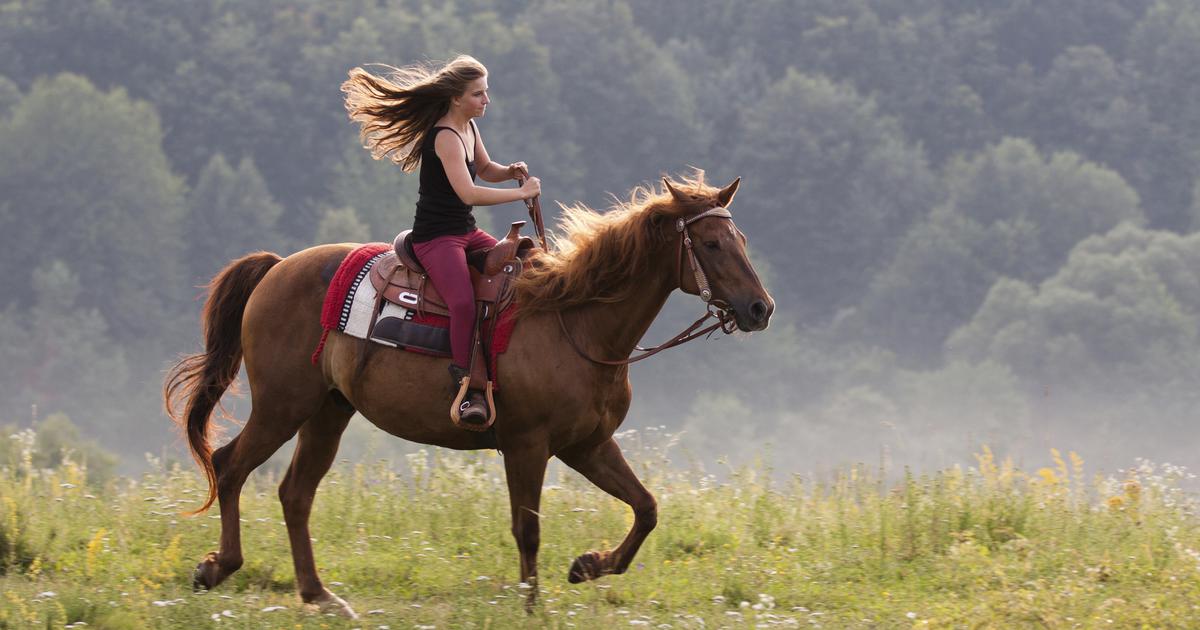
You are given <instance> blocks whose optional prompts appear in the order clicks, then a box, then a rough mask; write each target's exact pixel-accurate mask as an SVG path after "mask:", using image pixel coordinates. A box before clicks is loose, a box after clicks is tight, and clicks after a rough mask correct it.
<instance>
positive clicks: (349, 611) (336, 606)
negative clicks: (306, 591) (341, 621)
mask: <svg viewBox="0 0 1200 630" xmlns="http://www.w3.org/2000/svg"><path fill="white" fill-rule="evenodd" d="M312 603H313V604H315V605H316V606H317V608H318V609H320V611H321V612H322V613H329V612H331V613H337V614H339V615H341V616H343V617H345V618H347V619H353V620H357V619H358V613H355V612H354V609H353V608H351V607H350V604H348V603H346V600H344V599H342V598H341V597H338V596H337V595H334V594H333V593H330V592H329V591H328V590H326V591H325V592H324V593H322V594H321V595H319V596H317V598H316V599H314V600H313V601H312Z"/></svg>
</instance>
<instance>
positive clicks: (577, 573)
mask: <svg viewBox="0 0 1200 630" xmlns="http://www.w3.org/2000/svg"><path fill="white" fill-rule="evenodd" d="M607 556H608V553H607V552H606V553H600V552H598V551H589V552H587V553H585V554H583V555H582V556H579V557H578V558H575V561H574V562H572V563H571V570H570V571H569V572H568V573H567V581H568V582H570V583H571V584H579V583H580V582H586V581H588V580H594V579H596V578H598V577H601V576H603V575H605V574H606V572H605V571H604V561H605V559H606V558H607Z"/></svg>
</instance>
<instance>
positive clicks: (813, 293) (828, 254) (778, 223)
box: [734, 72, 935, 319]
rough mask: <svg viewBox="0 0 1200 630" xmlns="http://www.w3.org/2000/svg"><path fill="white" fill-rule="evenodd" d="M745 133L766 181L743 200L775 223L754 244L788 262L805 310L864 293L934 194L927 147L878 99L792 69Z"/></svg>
mask: <svg viewBox="0 0 1200 630" xmlns="http://www.w3.org/2000/svg"><path fill="white" fill-rule="evenodd" d="M781 121H786V123H785V124H781ZM741 135H742V140H741V142H740V144H739V145H738V147H737V149H736V152H735V154H734V160H735V162H736V163H738V164H741V165H743V167H744V168H745V169H746V177H747V178H748V181H747V183H748V184H750V185H756V183H757V182H764V183H765V184H766V190H764V191H761V192H756V193H755V194H754V195H753V196H750V197H749V198H748V199H745V200H743V199H740V198H739V199H738V201H737V202H736V203H737V204H738V207H739V208H742V209H744V210H745V212H744V214H745V215H746V216H749V217H755V218H759V217H761V219H759V220H765V221H766V223H767V224H769V225H771V226H772V228H771V230H769V231H764V232H762V233H761V234H760V235H759V239H757V240H755V241H754V244H755V245H756V247H757V248H758V250H759V251H761V252H763V254H764V255H765V256H766V257H767V258H768V260H770V261H771V262H772V264H773V265H774V266H775V267H777V268H787V269H788V273H786V274H782V275H781V276H780V280H782V281H783V282H782V283H781V284H779V285H778V286H776V287H775V289H776V291H777V292H778V294H779V295H780V298H781V300H783V301H784V303H785V304H786V305H787V306H788V307H791V308H794V309H797V310H798V311H799V313H800V314H801V316H803V317H804V318H805V319H809V318H824V317H828V316H829V315H831V314H832V312H833V311H834V309H837V308H839V307H844V306H847V305H848V304H849V303H851V302H852V301H853V300H855V299H856V298H857V297H858V296H859V295H860V293H861V291H862V290H863V289H864V288H865V287H866V285H867V283H868V282H869V280H870V277H871V275H872V274H873V273H874V272H875V271H877V269H878V268H879V267H880V266H881V265H882V264H883V263H884V262H885V261H886V260H887V258H888V257H889V255H890V252H891V251H892V250H893V248H894V245H895V242H896V240H897V237H898V236H899V235H900V234H902V233H903V231H904V230H905V229H906V228H907V227H908V225H909V224H910V222H911V221H912V220H913V219H915V218H916V217H918V216H920V215H921V214H923V213H924V212H925V211H926V210H927V209H928V208H929V206H930V205H931V204H932V203H933V202H934V192H935V191H934V180H933V177H932V174H931V173H930V171H929V168H928V166H927V165H926V163H925V159H924V156H923V155H922V153H921V151H920V149H919V148H914V147H911V146H909V145H908V144H907V142H906V141H905V139H904V137H903V135H902V134H901V132H900V130H899V128H898V126H897V125H896V123H895V121H894V120H891V119H889V118H886V117H882V116H880V115H879V114H878V113H877V111H876V107H875V104H874V103H873V102H872V101H871V100H869V99H865V98H862V97H860V96H859V95H858V94H857V92H855V91H854V90H853V89H852V88H851V87H849V86H846V85H839V84H836V83H833V82H832V81H830V80H829V79H827V78H824V77H809V76H804V75H801V74H798V73H795V72H789V73H788V75H787V76H786V77H784V78H783V79H782V80H781V81H779V82H778V83H776V84H775V85H773V86H772V87H771V88H770V90H768V92H767V94H766V95H765V96H764V97H763V98H762V100H761V101H759V102H758V103H756V104H755V105H754V106H753V107H752V108H751V109H749V110H748V111H747V112H746V113H745V117H744V122H743V127H742V133H741ZM763 239H765V241H764V240H763Z"/></svg>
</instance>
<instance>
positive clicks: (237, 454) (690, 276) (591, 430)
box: [164, 172, 774, 616]
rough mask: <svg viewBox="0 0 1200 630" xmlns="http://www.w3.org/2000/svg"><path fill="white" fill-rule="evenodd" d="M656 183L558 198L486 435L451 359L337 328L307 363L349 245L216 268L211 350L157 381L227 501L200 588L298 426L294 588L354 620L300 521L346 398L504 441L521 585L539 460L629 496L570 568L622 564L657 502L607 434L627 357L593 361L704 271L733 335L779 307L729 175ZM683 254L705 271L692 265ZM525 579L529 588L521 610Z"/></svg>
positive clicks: (695, 286)
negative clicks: (257, 480) (243, 387)
mask: <svg viewBox="0 0 1200 630" xmlns="http://www.w3.org/2000/svg"><path fill="white" fill-rule="evenodd" d="M663 181H664V189H663V190H661V191H657V190H652V189H648V188H638V189H636V190H635V191H634V192H633V194H632V195H631V199H630V201H629V202H626V203H618V204H616V206H615V207H614V208H613V209H612V210H610V211H609V212H607V213H604V214H600V213H596V212H594V211H592V210H589V209H587V208H586V207H583V206H576V207H572V208H566V209H564V218H563V220H562V221H561V228H562V230H563V232H564V237H565V238H563V239H560V240H559V242H558V245H559V248H558V249H557V250H555V251H551V252H543V253H541V254H539V255H538V257H537V258H536V259H535V260H534V261H533V262H532V264H530V265H529V266H528V267H527V269H526V272H525V274H524V275H523V276H522V278H521V280H520V281H519V282H518V287H517V291H518V294H517V302H518V304H519V305H520V306H519V308H520V315H519V319H518V322H517V325H516V327H515V329H514V331H513V336H512V339H511V342H510V344H509V349H508V351H507V352H506V353H504V354H503V355H501V356H500V358H499V367H498V369H499V373H500V375H501V379H502V389H500V390H499V391H498V392H497V395H496V405H497V408H498V414H497V417H498V419H497V421H496V424H495V426H494V428H493V430H491V431H489V432H487V433H474V432H469V431H464V430H462V429H459V428H456V427H454V426H453V425H451V423H450V420H449V418H448V417H447V409H448V408H449V403H450V399H451V395H452V391H451V390H450V388H449V387H448V379H447V377H446V359H440V358H435V357H429V356H424V355H421V354H415V353H410V352H403V351H394V350H387V349H379V350H378V351H373V352H372V353H371V354H370V355H369V357H368V359H367V361H366V362H365V365H363V366H362V367H361V370H360V369H359V367H358V366H356V363H357V359H358V357H359V354H360V353H362V352H364V351H365V350H366V342H364V341H362V340H360V339H355V338H352V337H349V336H347V335H344V334H341V333H336V332H335V333H333V334H332V335H330V337H329V339H328V341H327V344H326V346H325V349H324V351H323V353H322V354H321V357H320V360H319V361H318V362H317V364H316V365H314V364H313V363H312V362H311V360H310V356H311V354H312V352H313V348H314V347H315V346H316V345H317V343H318V340H319V339H320V337H321V332H322V329H321V324H320V321H319V319H320V313H321V308H322V303H323V300H324V298H325V293H326V290H327V288H328V282H329V278H330V277H331V275H332V270H333V269H335V268H336V267H337V265H338V264H339V263H340V262H341V261H342V260H343V259H344V258H345V256H346V255H347V253H349V252H350V251H351V249H352V248H353V245H350V244H340V245H322V246H318V247H313V248H310V249H306V250H304V251H301V252H298V253H296V254H293V255H291V256H288V257H287V258H286V259H281V258H280V257H279V256H276V255H275V254H271V253H267V252H259V253H256V254H250V255H248V256H245V257H243V258H241V259H238V260H236V261H233V262H232V263H230V264H229V265H228V266H227V267H226V268H225V269H224V270H222V271H221V272H220V273H219V274H217V276H216V277H215V278H213V280H212V282H211V283H210V284H209V296H208V299H207V301H206V302H205V305H204V312H203V316H202V318H203V319H202V322H203V329H204V333H205V352H203V353H200V354H196V355H191V356H188V357H185V358H184V359H183V360H181V361H180V362H179V363H178V364H177V365H176V366H175V367H174V368H173V369H172V370H171V372H170V374H169V375H168V377H167V380H166V384H165V387H164V395H165V398H166V401H167V412H168V414H169V415H170V416H171V417H172V418H173V419H174V420H175V421H176V422H178V423H179V424H180V425H181V426H182V428H183V429H184V430H185V431H186V433H187V437H188V442H189V445H190V447H191V449H192V454H193V455H194V456H195V458H196V460H197V461H198V462H199V464H200V466H201V468H202V469H203V470H204V472H205V474H206V475H207V477H208V481H209V496H208V500H207V501H206V502H205V504H204V505H203V506H202V507H201V508H200V509H199V510H197V512H200V511H203V510H205V509H207V508H208V507H209V506H211V505H212V503H213V501H214V500H219V501H220V510H221V541H220V550H219V551H215V552H210V553H209V554H208V555H207V556H206V557H205V558H204V559H203V561H202V562H201V563H200V564H199V566H198V567H197V568H196V574H195V583H196V587H197V588H208V589H211V588H213V587H215V586H216V585H217V584H220V583H221V581H223V580H224V579H225V578H227V577H229V575H230V574H232V573H233V572H234V571H237V570H238V568H239V567H241V565H242V546H241V540H240V531H239V525H238V518H239V510H238V499H239V495H240V493H241V489H242V484H243V483H244V482H245V481H246V477H247V476H248V475H249V474H250V472H251V471H252V470H254V469H255V468H256V467H258V466H259V465H260V464H262V463H263V462H264V461H266V459H267V458H268V457H270V456H271V454H272V453H274V452H275V451H276V450H277V449H278V448H279V447H280V446H282V445H283V444H284V443H285V442H287V441H288V440H289V439H291V438H292V437H293V436H295V435H296V434H297V433H299V439H298V441H297V444H296V451H295V455H294V456H293V458H292V463H291V466H290V467H289V468H288V471H287V474H286V475H285V476H284V478H283V483H282V484H281V485H280V487H279V498H280V501H281V502H282V503H283V512H284V518H285V519H286V522H287V530H288V537H289V538H290V540H291V546H292V556H293V560H294V562H295V567H296V581H297V589H298V591H299V593H300V597H301V598H302V599H303V600H304V601H305V602H307V603H315V604H318V605H320V606H322V607H323V608H336V609H339V610H340V612H342V613H343V614H346V615H348V616H354V613H353V611H352V610H351V609H350V607H349V605H347V604H346V602H345V601H343V600H342V599H341V598H339V597H337V596H336V595H334V594H333V593H331V592H330V591H329V590H327V589H326V588H325V587H324V586H323V585H322V583H321V580H320V578H319V577H318V576H317V570H316V566H315V564H314V561H313V550H312V543H311V542H310V538H309V531H308V518H309V513H310V511H311V509H312V503H313V496H314V494H315V493H316V489H317V484H318V483H320V481H321V478H322V477H323V476H324V475H325V473H326V472H327V471H328V470H329V467H330V465H331V464H332V463H333V460H334V455H335V453H336V452H337V448H338V441H339V440H340V438H341V435H342V432H343V430H345V428H346V425H347V423H348V422H349V420H350V417H351V416H352V415H353V414H354V412H355V411H358V412H359V413H361V414H362V415H363V416H364V417H365V418H367V419H369V420H370V421H371V422H373V423H375V424H376V425H377V426H378V427H380V428H381V429H383V430H385V431H387V432H388V433H391V434H393V435H395V436H397V437H401V438H404V439H406V440H411V441H414V442H420V443H423V444H432V445H436V446H444V447H447V448H453V449H480V448H496V449H499V450H500V451H501V452H502V453H503V455H504V466H505V473H506V477H507V481H508V491H509V499H510V503H511V506H512V533H513V536H514V537H515V538H516V543H517V548H518V550H519V553H520V559H521V581H522V582H525V583H528V584H530V585H536V580H537V553H538V544H539V523H538V509H539V508H538V506H539V501H540V497H541V490H542V480H543V476H544V474H545V470H546V465H547V462H548V460H549V459H550V457H558V458H559V459H560V460H562V461H563V462H565V463H566V464H567V465H568V466H570V467H571V468H573V469H575V470H577V471H579V473H580V474H582V475H583V476H584V477H587V478H588V479H589V480H590V481H591V482H592V483H594V484H596V485H597V486H599V487H600V488H601V489H602V490H604V491H605V492H607V493H609V494H611V495H613V496H614V497H616V498H618V499H620V500H622V501H624V502H625V503H627V504H629V505H630V506H631V507H632V508H633V512H634V517H635V518H634V524H633V528H632V530H631V531H630V532H629V533H628V535H627V536H626V537H625V539H624V541H622V542H621V544H620V546H618V547H617V548H616V549H614V550H609V551H599V552H597V551H589V552H587V553H585V554H583V555H581V556H579V557H578V558H576V559H575V561H574V563H573V564H572V565H571V568H570V573H569V574H568V579H569V580H570V581H571V582H580V581H583V580H590V579H594V578H597V577H600V576H603V575H607V574H610V573H624V572H625V570H626V569H627V568H628V567H629V563H630V561H631V560H632V559H633V556H634V554H635V553H637V550H638V547H639V546H641V544H642V541H643V540H644V539H645V537H646V535H647V534H649V533H650V531H651V530H652V529H654V526H655V523H656V521H657V518H658V508H657V504H656V502H655V500H654V497H653V496H651V495H650V493H649V492H647V491H646V488H645V487H643V486H642V484H641V482H639V481H638V479H637V477H636V476H635V475H634V473H633V471H631V470H630V468H629V465H628V464H627V463H626V462H625V459H624V457H623V456H622V454H621V449H620V447H619V446H617V443H616V442H615V441H614V440H613V437H612V435H613V433H614V432H615V431H616V430H617V427H619V426H620V425H621V422H622V421H623V420H624V419H625V413H626V411H627V410H628V409H629V403H630V397H631V391H632V390H631V388H630V383H629V376H628V367H627V366H626V365H607V364H603V363H601V362H599V361H601V360H612V359H623V358H625V357H627V356H629V354H630V353H631V352H632V351H633V350H634V348H635V345H636V344H637V342H638V340H639V339H640V338H641V337H642V335H643V334H644V333H645V332H646V330H647V329H648V328H649V327H650V324H651V322H652V321H653V320H654V318H655V316H656V315H657V314H658V312H659V311H660V310H661V309H662V307H663V304H664V303H665V302H666V300H667V296H668V295H669V294H670V293H671V292H672V291H674V290H675V289H677V288H681V289H682V290H684V291H685V292H688V293H692V294H696V295H700V294H702V293H704V289H703V288H702V286H703V285H705V284H708V285H709V286H708V287H707V290H708V291H709V293H708V295H709V296H711V299H712V303H713V304H716V305H717V306H718V308H721V309H724V311H725V312H726V313H727V314H728V315H730V316H731V318H732V321H734V322H736V325H737V328H739V329H741V330H742V331H754V330H762V329H764V328H766V327H767V323H768V321H769V320H770V317H771V313H772V311H773V309H774V302H773V301H772V299H771V297H770V296H769V295H768V294H767V292H766V290H765V289H764V288H763V286H762V283H761V282H760V281H759V279H758V275H757V274H756V273H755V271H754V268H753V267H752V266H751V264H750V260H749V259H748V257H747V256H746V247H745V245H746V238H745V236H744V235H743V234H742V233H741V232H740V231H739V230H738V229H737V228H736V227H735V226H734V224H733V220H732V218H731V217H730V216H729V214H728V212H727V211H725V210H721V209H723V208H725V207H727V206H728V205H729V202H730V201H731V200H732V199H733V195H734V193H735V191H736V190H737V186H738V181H736V180H735V181H734V182H733V183H732V184H730V185H729V186H727V187H725V188H723V189H717V188H714V187H711V186H707V185H705V184H704V182H703V173H699V172H698V173H697V175H696V177H694V178H690V179H685V180H684V181H682V182H677V183H675V184H672V183H671V182H669V181H667V180H666V179H664V180H663ZM714 209H717V210H714ZM706 212H707V214H705V213H706ZM702 214H704V216H700V215H702ZM681 219H682V220H683V221H680V220H681ZM689 219H693V220H694V221H692V222H690V223H689V222H687V221H688V220H689ZM689 235H690V242H689V243H688V245H689V247H688V248H687V249H686V251H685V248H684V246H683V242H684V241H685V239H686V237H687V236H689ZM693 245H694V248H693ZM693 251H694V254H693V253H692V252H693ZM693 258H694V260H698V263H699V266H700V269H701V270H702V271H701V272H700V273H695V272H694V269H693V268H692V266H691V265H692V264H693V263H690V262H689V259H693ZM560 315H561V321H560ZM584 354H586V355H587V356H588V357H591V358H585V357H584ZM593 359H596V360H593ZM242 360H244V361H245V364H246V376H247V379H248V381H249V385H250V394H251V402H252V409H251V412H250V417H249V419H248V420H247V421H246V423H245V426H244V427H243V428H242V431H241V433H239V434H238V435H237V436H236V437H234V438H233V439H232V440H231V441H230V442H229V443H228V444H226V445H224V446H222V447H220V448H218V449H216V450H215V451H213V450H212V448H211V446H210V444H209V436H208V426H209V418H210V416H211V415H212V411H213V409H214V407H215V406H216V405H217V404H218V402H219V400H220V398H221V396H222V394H223V393H224V392H225V391H226V389H228V388H229V386H230V384H231V383H232V382H233V380H234V378H235V377H236V375H237V372H238V369H239V364H240V362H241V361H242ZM181 405H182V406H183V409H184V412H183V414H182V415H181V414H178V413H177V410H178V409H180V406H181ZM536 592H537V589H536V588H531V589H529V599H528V600H527V602H526V604H527V606H529V605H532V604H533V598H534V597H535V594H536Z"/></svg>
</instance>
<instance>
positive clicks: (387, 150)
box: [342, 55, 487, 172]
mask: <svg viewBox="0 0 1200 630" xmlns="http://www.w3.org/2000/svg"><path fill="white" fill-rule="evenodd" d="M372 65H380V66H381V67H382V68H384V69H385V70H387V71H388V72H387V74H386V75H385V76H376V75H373V74H370V73H369V72H367V71H366V70H363V69H362V68H355V69H353V70H351V71H350V78H349V79H347V80H346V82H345V83H343V84H342V91H343V92H345V93H346V111H347V112H348V113H349V114H350V120H353V121H355V122H358V123H361V124H362V130H361V131H360V132H359V137H361V138H362V142H363V148H365V149H370V151H371V156H372V157H374V158H375V159H377V160H381V159H383V158H385V157H386V158H388V159H390V160H391V161H393V162H395V163H397V164H400V165H401V166H402V167H403V168H404V170H405V171H409V172H411V171H414V170H416V168H417V166H419V165H420V164H421V143H422V142H423V141H424V139H425V134H426V132H428V131H429V129H430V128H431V127H433V125H434V123H436V122H437V121H438V119H439V118H441V117H442V116H445V115H446V112H448V111H449V110H450V99H452V98H453V97H455V96H460V95H462V93H463V92H465V91H466V89H467V85H468V84H470V83H471V82H472V81H474V80H476V79H478V78H480V77H482V76H485V75H487V68H484V67H483V64H481V63H479V61H478V60H476V59H475V58H474V57H471V56H468V55H459V56H458V57H455V58H454V59H453V60H452V61H450V62H449V63H447V64H446V65H444V66H442V67H440V68H435V67H431V66H425V65H412V66H405V67H403V68H393V67H392V66H385V65H382V64H372Z"/></svg>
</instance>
